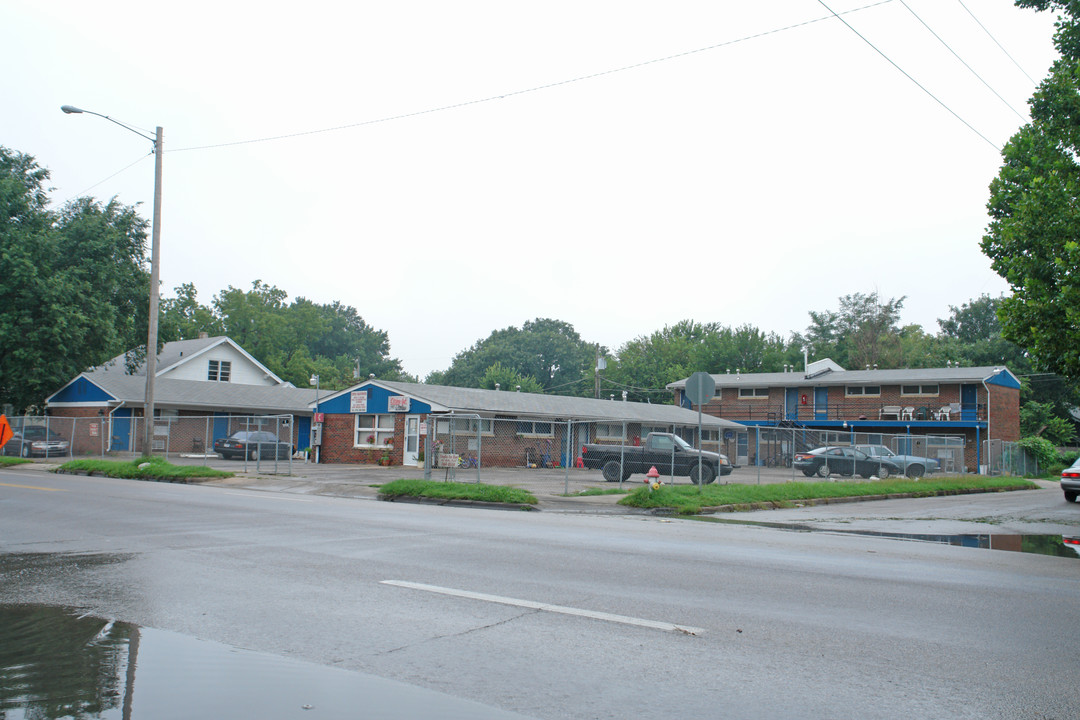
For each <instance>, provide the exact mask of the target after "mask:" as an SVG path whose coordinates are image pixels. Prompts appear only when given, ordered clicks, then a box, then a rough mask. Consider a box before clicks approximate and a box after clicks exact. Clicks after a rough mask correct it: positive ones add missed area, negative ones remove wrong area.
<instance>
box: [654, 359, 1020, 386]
mask: <svg viewBox="0 0 1080 720" xmlns="http://www.w3.org/2000/svg"><path fill="white" fill-rule="evenodd" d="M830 370H831V371H830V372H825V373H823V374H819V375H817V376H808V375H806V374H805V373H802V372H774V373H724V374H721V375H713V376H712V379H713V380H714V381H715V382H716V387H718V388H721V387H728V388H734V387H807V386H827V385H902V384H905V383H920V382H933V383H939V384H946V383H981V382H983V381H987V382H991V381H993V383H994V384H999V385H1006V386H1008V387H1020V381H1019V380H1018V379H1017V377H1016V376H1015V375H1013V374H1012V373H1011V372H1010V371H1009V369H1008V368H1006V367H1004V366H1001V365H999V366H978V367H943V368H915V369H903V370H843V369H840V370H835V369H832V368H830ZM687 380H689V378H685V379H683V380H678V381H676V382H673V383H669V384H668V385H667V388H668V389H669V390H682V389H684V388H685V387H686V381H687Z"/></svg>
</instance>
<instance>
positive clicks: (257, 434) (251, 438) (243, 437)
mask: <svg viewBox="0 0 1080 720" xmlns="http://www.w3.org/2000/svg"><path fill="white" fill-rule="evenodd" d="M232 439H233V440H239V441H240V442H275V441H276V440H277V438H276V437H274V436H273V435H272V434H270V433H268V432H261V431H258V430H241V431H240V432H238V433H233V436H232Z"/></svg>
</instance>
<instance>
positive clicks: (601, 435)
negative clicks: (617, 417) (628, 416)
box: [596, 422, 645, 440]
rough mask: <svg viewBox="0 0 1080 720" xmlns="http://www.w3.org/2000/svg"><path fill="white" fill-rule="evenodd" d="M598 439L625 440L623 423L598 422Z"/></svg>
mask: <svg viewBox="0 0 1080 720" xmlns="http://www.w3.org/2000/svg"><path fill="white" fill-rule="evenodd" d="M642 432H643V434H645V433H644V429H643V430H642ZM596 439H597V440H625V439H626V436H625V435H623V424H622V423H621V422H617V423H596Z"/></svg>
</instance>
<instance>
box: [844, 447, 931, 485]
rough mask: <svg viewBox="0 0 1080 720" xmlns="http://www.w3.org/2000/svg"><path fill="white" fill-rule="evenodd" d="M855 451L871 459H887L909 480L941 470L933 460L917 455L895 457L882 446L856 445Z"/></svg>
mask: <svg viewBox="0 0 1080 720" xmlns="http://www.w3.org/2000/svg"><path fill="white" fill-rule="evenodd" d="M855 449H856V450H861V451H862V452H864V453H866V454H867V455H869V456H870V457H873V458H887V459H889V460H892V461H893V462H894V463H896V464H897V465H899V466H900V472H901V473H903V474H904V475H907V476H908V477H909V478H917V477H922V476H923V475H928V474H930V473H936V472H937V471H938V470H940V469H941V463H940V462H938V461H937V460H935V459H934V458H928V457H920V456H918V455H897V454H896V453H894V452H893V451H892V450H890V449H889V448H887V447H886V446H884V445H856V446H855Z"/></svg>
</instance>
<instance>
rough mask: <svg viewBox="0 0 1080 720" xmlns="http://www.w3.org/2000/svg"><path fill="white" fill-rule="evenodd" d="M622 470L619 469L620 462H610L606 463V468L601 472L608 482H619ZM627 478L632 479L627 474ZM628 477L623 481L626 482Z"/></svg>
mask: <svg viewBox="0 0 1080 720" xmlns="http://www.w3.org/2000/svg"><path fill="white" fill-rule="evenodd" d="M621 470H622V468H621V467H619V461H618V460H608V461H607V462H606V463H604V466H603V467H602V468H601V469H600V472H601V473H603V475H604V479H605V480H607V481H608V482H619V473H620V472H621ZM626 477H630V475H629V474H627V476H626ZM626 477H624V478H623V480H625V479H626Z"/></svg>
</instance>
